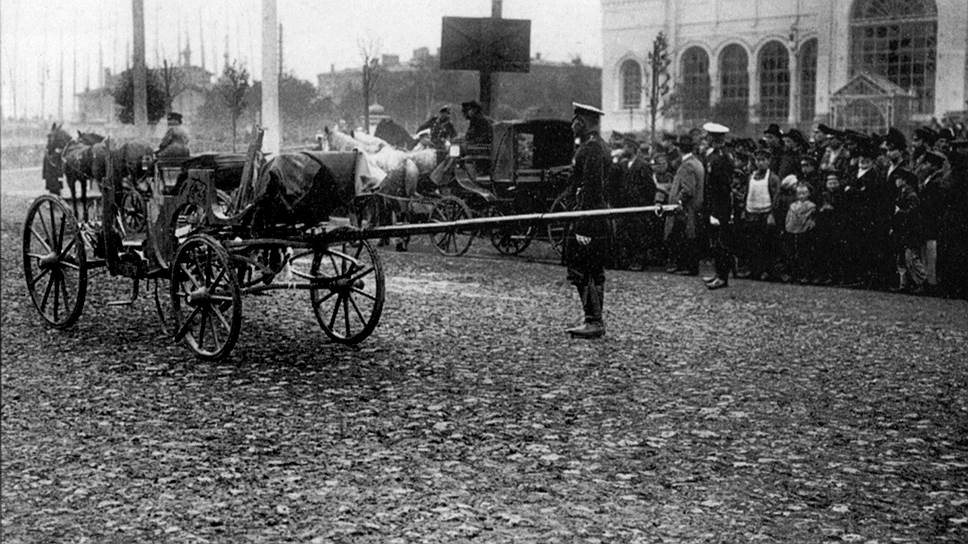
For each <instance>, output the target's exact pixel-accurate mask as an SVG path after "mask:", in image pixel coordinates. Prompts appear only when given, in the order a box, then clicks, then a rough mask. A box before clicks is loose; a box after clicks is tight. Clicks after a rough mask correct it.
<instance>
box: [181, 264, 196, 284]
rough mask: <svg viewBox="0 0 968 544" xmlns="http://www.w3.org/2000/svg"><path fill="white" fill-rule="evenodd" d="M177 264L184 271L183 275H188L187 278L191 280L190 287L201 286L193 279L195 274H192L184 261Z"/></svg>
mask: <svg viewBox="0 0 968 544" xmlns="http://www.w3.org/2000/svg"><path fill="white" fill-rule="evenodd" d="M179 265H180V266H181V269H182V272H184V273H185V275H186V276H188V280H189V281H190V282H192V288H194V289H198V288H199V287H200V286H201V284H200V283H199V282H198V280H196V279H195V276H193V275H192V273H191V271H189V270H188V265H187V264H185V263H179Z"/></svg>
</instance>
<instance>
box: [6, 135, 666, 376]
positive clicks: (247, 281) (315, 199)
mask: <svg viewBox="0 0 968 544" xmlns="http://www.w3.org/2000/svg"><path fill="white" fill-rule="evenodd" d="M260 147H261V138H256V140H255V141H254V142H253V143H252V144H251V145H250V146H249V149H248V151H247V153H246V154H245V155H235V154H204V155H199V156H194V157H186V158H184V159H172V160H166V161H165V162H155V163H154V164H152V165H150V168H149V169H148V173H147V174H146V175H145V176H144V177H142V178H138V179H134V176H136V175H137V170H135V169H131V168H128V167H125V166H124V164H125V162H124V160H123V156H124V155H123V154H118V153H114V152H113V151H115V150H112V149H111V144H110V142H108V144H107V152H108V153H107V157H108V160H107V162H106V175H105V177H104V179H103V180H102V183H101V206H100V210H101V215H100V217H99V218H95V219H93V220H80V221H79V220H78V219H77V216H76V215H75V214H74V212H73V211H72V206H71V205H70V204H68V203H67V202H66V201H64V200H63V199H61V198H60V197H57V196H54V195H44V196H41V197H39V198H38V199H37V200H35V201H34V202H33V204H32V205H31V206H30V208H29V209H28V211H27V216H26V219H25V224H24V232H23V266H24V277H25V280H26V283H27V290H28V293H29V296H30V299H31V301H32V303H33V304H34V306H35V308H36V309H37V311H38V312H39V313H40V315H41V316H42V318H43V319H44V320H45V321H46V322H47V323H48V324H49V325H51V326H53V327H55V328H67V327H69V326H71V325H72V324H73V323H74V322H76V321H77V319H78V318H79V317H80V315H81V312H82V310H83V306H84V302H85V298H86V293H87V281H88V274H89V272H90V271H92V270H94V269H97V268H107V270H108V271H109V272H110V274H111V275H112V276H121V277H127V278H131V279H132V280H133V290H132V296H131V300H129V301H119V302H115V303H109V304H118V305H124V304H131V303H133V302H134V300H135V299H136V298H137V297H138V293H139V285H140V282H141V281H145V282H149V281H150V282H152V283H153V286H154V299H155V307H156V309H157V312H158V315H159V317H160V318H161V322H162V324H163V326H164V328H165V330H166V331H167V332H169V333H170V334H171V335H172V337H173V338H174V339H175V340H176V341H183V342H184V343H185V344H186V345H187V346H188V347H189V348H190V349H191V350H192V351H193V352H194V353H195V355H196V356H197V357H199V358H202V359H207V360H218V359H222V358H224V357H226V356H227V355H228V354H229V352H230V351H231V350H232V347H233V346H234V345H235V343H236V341H237V340H238V337H239V332H240V330H241V324H242V295H244V294H253V293H260V292H265V291H271V290H278V289H286V290H306V291H309V299H310V303H311V305H312V309H313V312H314V314H315V316H316V319H317V321H318V323H319V326H320V328H322V330H323V332H324V333H325V334H326V335H327V336H328V337H329V338H330V339H332V340H334V341H336V342H339V343H345V344H355V343H358V342H360V341H362V340H363V339H365V338H366V337H368V336H369V335H370V334H371V333H372V332H373V330H374V329H375V328H376V326H377V323H378V322H379V320H380V316H381V313H382V311H383V305H384V296H385V290H384V275H383V269H382V265H381V261H380V256H379V254H378V253H377V251H376V250H374V248H373V247H372V246H371V245H370V243H369V242H368V241H367V240H369V239H376V238H380V237H383V236H407V235H424V234H431V235H444V236H453V235H454V233H456V232H458V231H461V232H475V231H477V230H481V229H491V228H495V227H497V226H504V227H511V226H536V225H541V224H550V223H552V222H557V221H569V220H574V219H579V218H582V217H591V216H614V215H626V214H632V213H645V212H652V211H655V210H656V209H657V208H656V207H646V208H629V209H625V210H621V211H615V210H594V211H581V212H571V213H565V214H558V215H555V216H552V215H549V214H530V215H517V216H507V217H490V218H471V219H464V220H458V221H439V222H433V223H424V224H417V225H396V226H385V227H376V228H372V229H369V230H366V229H360V228H355V227H351V226H349V224H348V222H345V221H344V222H340V221H338V220H337V219H336V217H337V216H336V215H335V214H336V213H342V212H348V211H349V210H350V209H352V208H353V207H354V204H355V203H356V200H357V199H358V198H359V197H360V196H361V195H365V194H367V186H368V184H370V183H372V172H371V171H370V164H369V162H368V161H367V160H366V158H365V157H364V156H363V155H362V153H360V152H358V151H350V152H308V151H306V152H294V153H280V154H278V155H276V156H273V157H270V158H268V160H266V159H264V158H263V157H262V155H261V153H260V151H259V150H260ZM142 182H143V183H142ZM145 184H146V185H147V187H144V185H145ZM132 186H133V187H134V188H135V190H137V191H139V193H138V194H139V195H141V196H142V197H143V198H144V204H145V206H144V217H143V219H144V220H143V222H142V223H141V228H136V229H133V228H131V227H132V224H135V222H133V221H131V220H130V218H126V216H125V214H126V211H125V210H124V209H123V208H122V203H123V202H124V201H125V196H126V195H129V194H130V190H131V189H130V188H131V187H132ZM665 209H667V208H663V207H659V208H658V210H659V211H663V210H665ZM331 216H332V217H331Z"/></svg>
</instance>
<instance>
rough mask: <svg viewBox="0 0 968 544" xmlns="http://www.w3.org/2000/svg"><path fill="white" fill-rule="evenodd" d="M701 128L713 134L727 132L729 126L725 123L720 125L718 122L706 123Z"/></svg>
mask: <svg viewBox="0 0 968 544" xmlns="http://www.w3.org/2000/svg"><path fill="white" fill-rule="evenodd" d="M702 129H703V130H705V131H706V132H708V133H709V134H713V135H719V136H721V135H724V134H728V133H729V127H727V126H725V125H720V124H719V123H706V124H704V125H703V126H702Z"/></svg>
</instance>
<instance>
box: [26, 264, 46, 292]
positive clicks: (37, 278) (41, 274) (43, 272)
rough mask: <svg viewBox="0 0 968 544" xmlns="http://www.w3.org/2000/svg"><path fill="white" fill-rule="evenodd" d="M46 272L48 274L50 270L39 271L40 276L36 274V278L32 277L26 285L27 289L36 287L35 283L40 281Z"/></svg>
mask: <svg viewBox="0 0 968 544" xmlns="http://www.w3.org/2000/svg"><path fill="white" fill-rule="evenodd" d="M48 272H50V269H49V268H46V269H44V270H41V271H40V274H37V275H36V276H34V277H33V278H32V279H31V280H30V281H29V282H28V284H27V285H28V286H29V287H31V288H33V286H34V285H37V282H38V281H40V279H41V278H43V277H44V276H46V275H47V273H48Z"/></svg>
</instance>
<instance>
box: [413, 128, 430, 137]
mask: <svg viewBox="0 0 968 544" xmlns="http://www.w3.org/2000/svg"><path fill="white" fill-rule="evenodd" d="M416 136H417V139H418V140H419V139H420V138H423V137H424V136H426V137H428V138H430V129H429V128H425V129H423V130H421V131H420V132H418V133H417V134H416Z"/></svg>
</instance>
